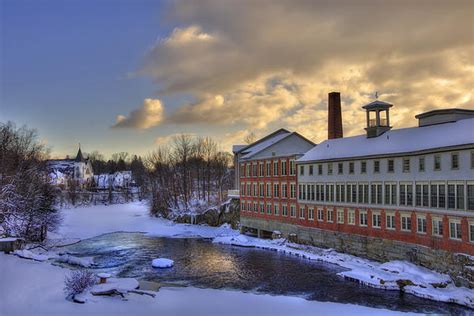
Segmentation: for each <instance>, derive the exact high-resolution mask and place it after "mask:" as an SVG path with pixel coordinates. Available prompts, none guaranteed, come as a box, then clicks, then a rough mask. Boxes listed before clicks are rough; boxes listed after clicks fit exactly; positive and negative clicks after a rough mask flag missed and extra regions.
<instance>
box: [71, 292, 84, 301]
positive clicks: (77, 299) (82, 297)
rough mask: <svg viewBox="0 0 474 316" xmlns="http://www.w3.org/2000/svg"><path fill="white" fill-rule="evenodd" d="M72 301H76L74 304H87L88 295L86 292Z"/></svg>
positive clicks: (74, 297) (75, 296)
mask: <svg viewBox="0 0 474 316" xmlns="http://www.w3.org/2000/svg"><path fill="white" fill-rule="evenodd" d="M72 300H73V301H74V303H79V304H84V303H85V302H87V294H86V293H84V292H83V293H79V294H76V295H74V296H73V297H72Z"/></svg>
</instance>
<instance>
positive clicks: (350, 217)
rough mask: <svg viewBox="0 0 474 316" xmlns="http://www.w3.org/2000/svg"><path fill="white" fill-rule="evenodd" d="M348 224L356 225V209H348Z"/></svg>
mask: <svg viewBox="0 0 474 316" xmlns="http://www.w3.org/2000/svg"><path fill="white" fill-rule="evenodd" d="M347 224H349V225H355V211H354V210H348V211H347Z"/></svg>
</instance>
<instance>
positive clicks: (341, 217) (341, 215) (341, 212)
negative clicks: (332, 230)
mask: <svg viewBox="0 0 474 316" xmlns="http://www.w3.org/2000/svg"><path fill="white" fill-rule="evenodd" d="M336 214H337V215H336V217H337V218H336V220H337V223H338V224H344V209H337V210H336Z"/></svg>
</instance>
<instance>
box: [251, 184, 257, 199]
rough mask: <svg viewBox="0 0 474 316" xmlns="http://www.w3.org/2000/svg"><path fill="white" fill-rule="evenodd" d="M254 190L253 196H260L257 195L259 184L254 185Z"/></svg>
mask: <svg viewBox="0 0 474 316" xmlns="http://www.w3.org/2000/svg"><path fill="white" fill-rule="evenodd" d="M252 188H253V196H258V194H257V184H256V183H253V184H252Z"/></svg>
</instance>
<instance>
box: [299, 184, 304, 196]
mask: <svg viewBox="0 0 474 316" xmlns="http://www.w3.org/2000/svg"><path fill="white" fill-rule="evenodd" d="M302 199H303V185H302V184H298V200H302Z"/></svg>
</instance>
